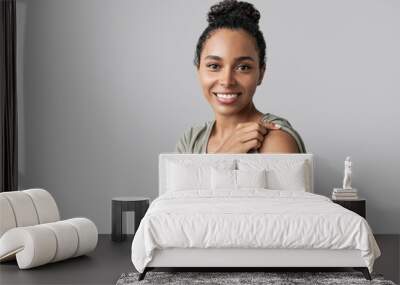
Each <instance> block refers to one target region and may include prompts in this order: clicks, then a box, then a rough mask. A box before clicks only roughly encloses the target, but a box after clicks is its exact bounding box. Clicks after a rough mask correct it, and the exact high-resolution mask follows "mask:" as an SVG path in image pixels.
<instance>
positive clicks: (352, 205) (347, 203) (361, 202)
mask: <svg viewBox="0 0 400 285" xmlns="http://www.w3.org/2000/svg"><path fill="white" fill-rule="evenodd" d="M332 202H334V203H336V204H339V205H340V206H342V207H344V208H346V209H348V210H350V211H353V212H354V213H356V214H359V215H360V216H361V217H363V218H364V219H365V218H366V200H365V199H356V200H334V199H332Z"/></svg>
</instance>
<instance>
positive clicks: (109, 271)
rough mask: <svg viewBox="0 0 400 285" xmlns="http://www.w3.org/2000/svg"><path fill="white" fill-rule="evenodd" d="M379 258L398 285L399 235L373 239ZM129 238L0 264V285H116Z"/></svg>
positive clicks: (127, 264)
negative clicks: (37, 262) (41, 259)
mask: <svg viewBox="0 0 400 285" xmlns="http://www.w3.org/2000/svg"><path fill="white" fill-rule="evenodd" d="M375 238H376V240H377V242H378V244H379V247H380V249H381V251H382V256H381V257H380V258H378V259H377V260H376V262H375V266H374V272H376V273H382V274H383V275H384V276H385V278H386V279H389V280H392V281H394V282H395V283H399V278H400V276H399V275H400V263H399V259H400V235H376V236H375ZM131 240H132V238H129V239H127V240H126V241H124V242H121V243H116V242H112V241H111V237H110V236H109V235H100V236H99V243H98V246H97V248H96V250H95V251H94V252H92V253H91V254H89V255H88V256H81V257H77V258H74V259H69V260H65V261H61V262H58V263H52V264H47V265H44V266H41V267H37V268H33V269H29V270H19V269H18V266H17V264H16V262H8V263H3V264H0V284H1V285H6V284H115V283H116V281H117V280H118V278H119V276H120V275H121V273H123V272H130V271H134V267H133V265H132V263H131V260H130V246H131Z"/></svg>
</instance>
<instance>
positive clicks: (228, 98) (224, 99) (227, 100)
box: [215, 93, 240, 104]
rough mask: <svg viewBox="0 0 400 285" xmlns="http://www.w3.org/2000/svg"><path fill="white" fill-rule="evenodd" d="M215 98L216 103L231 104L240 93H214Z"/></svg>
mask: <svg viewBox="0 0 400 285" xmlns="http://www.w3.org/2000/svg"><path fill="white" fill-rule="evenodd" d="M215 95H216V96H217V101H218V102H219V103H221V104H232V103H234V102H235V101H236V100H237V97H238V96H239V95H240V93H232V94H222V93H215Z"/></svg>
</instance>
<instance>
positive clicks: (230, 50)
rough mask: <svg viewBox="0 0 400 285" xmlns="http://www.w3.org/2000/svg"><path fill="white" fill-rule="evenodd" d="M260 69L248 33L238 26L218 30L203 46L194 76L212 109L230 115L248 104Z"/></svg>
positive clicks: (250, 103)
mask: <svg viewBox="0 0 400 285" xmlns="http://www.w3.org/2000/svg"><path fill="white" fill-rule="evenodd" d="M264 71H265V69H264V68H262V69H261V70H260V67H259V57H258V52H257V49H256V41H255V39H254V38H253V37H252V36H251V35H249V34H248V33H247V32H246V31H244V30H242V29H239V30H230V29H218V30H215V31H214V32H213V34H212V35H211V37H210V38H209V39H207V40H206V42H205V44H204V46H203V50H202V53H201V55H200V64H199V68H198V77H199V81H200V84H201V87H202V89H203V95H204V97H205V98H206V99H207V101H208V102H209V103H210V105H211V107H212V108H213V109H214V112H216V113H219V114H221V115H234V114H239V113H240V112H241V111H244V110H245V109H246V108H247V107H249V106H251V105H252V102H253V101H252V100H253V95H254V92H255V90H256V88H257V85H259V84H261V81H262V78H263V76H264Z"/></svg>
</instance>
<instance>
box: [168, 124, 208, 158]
mask: <svg viewBox="0 0 400 285" xmlns="http://www.w3.org/2000/svg"><path fill="white" fill-rule="evenodd" d="M212 123H213V121H212V120H211V121H206V122H204V123H198V124H194V125H192V126H190V127H188V128H186V130H185V131H184V133H183V135H182V136H181V138H180V139H179V141H178V143H177V145H176V147H175V151H176V152H180V153H201V152H202V151H203V145H204V143H205V141H206V139H207V134H208V132H209V130H210V128H211V127H212Z"/></svg>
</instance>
